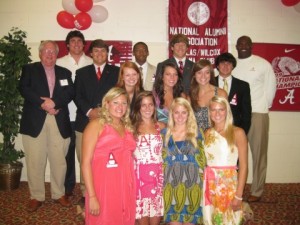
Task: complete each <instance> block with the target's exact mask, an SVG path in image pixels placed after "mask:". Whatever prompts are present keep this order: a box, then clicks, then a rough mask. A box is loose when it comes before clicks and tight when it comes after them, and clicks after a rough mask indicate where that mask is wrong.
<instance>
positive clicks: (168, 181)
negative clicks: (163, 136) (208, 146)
mask: <svg viewBox="0 0 300 225" xmlns="http://www.w3.org/2000/svg"><path fill="white" fill-rule="evenodd" d="M202 139H203V138H202V134H199V135H198V138H197V147H194V146H193V145H192V144H191V143H190V142H189V141H182V142H174V140H173V138H172V136H171V137H170V140H169V143H167V145H166V144H165V146H164V149H163V159H164V166H163V167H164V190H163V198H164V205H165V212H164V220H165V222H166V223H168V222H172V221H173V222H175V221H176V222H181V223H183V222H189V223H194V224H196V223H202V207H201V196H202V194H201V193H202V186H203V170H204V166H205V155H204V151H203V146H202Z"/></svg>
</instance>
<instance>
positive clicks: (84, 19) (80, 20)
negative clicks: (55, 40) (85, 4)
mask: <svg viewBox="0 0 300 225" xmlns="http://www.w3.org/2000/svg"><path fill="white" fill-rule="evenodd" d="M74 24H75V27H76V28H77V29H78V30H85V29H87V28H89V27H90V26H91V24H92V18H91V16H90V15H89V14H87V13H85V12H81V13H78V14H77V15H76V16H75V21H74Z"/></svg>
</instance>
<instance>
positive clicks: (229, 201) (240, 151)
mask: <svg viewBox="0 0 300 225" xmlns="http://www.w3.org/2000/svg"><path fill="white" fill-rule="evenodd" d="M209 114H210V120H211V125H212V127H211V128H209V129H208V130H207V131H206V132H205V145H204V151H205V155H206V159H207V167H206V168H205V173H204V188H203V195H204V198H203V219H204V224H205V225H225V224H226V225H238V224H242V216H243V212H242V210H241V207H242V196H243V190H244V187H245V183H246V179H247V172H248V165H247V163H248V158H247V154H248V149H247V148H248V145H247V138H246V135H245V132H244V130H243V129H241V128H238V127H235V126H233V118H232V113H231V110H230V106H229V103H228V101H227V99H225V98H223V97H218V96H215V97H213V98H212V100H211V101H210V104H209ZM237 160H239V167H238V172H237V166H236V164H237Z"/></svg>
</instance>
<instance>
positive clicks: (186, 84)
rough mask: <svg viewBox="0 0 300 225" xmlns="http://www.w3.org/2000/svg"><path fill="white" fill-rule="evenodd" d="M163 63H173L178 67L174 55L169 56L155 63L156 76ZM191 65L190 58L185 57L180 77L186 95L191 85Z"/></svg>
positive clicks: (192, 64) (192, 63) (159, 73)
mask: <svg viewBox="0 0 300 225" xmlns="http://www.w3.org/2000/svg"><path fill="white" fill-rule="evenodd" d="M165 63H173V64H175V65H176V66H177V67H178V65H177V62H176V59H175V58H174V57H172V58H169V59H167V60H165V61H163V62H160V63H158V64H157V69H156V76H157V75H161V71H162V66H163V65H164V64H165ZM193 66H194V62H192V61H191V60H189V59H187V58H186V60H185V63H184V67H183V74H182V78H183V88H184V93H186V94H187V95H188V94H189V91H190V87H191V76H192V69H193Z"/></svg>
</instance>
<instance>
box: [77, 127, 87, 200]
mask: <svg viewBox="0 0 300 225" xmlns="http://www.w3.org/2000/svg"><path fill="white" fill-rule="evenodd" d="M75 135H76V154H77V159H78V162H79V165H80V189H81V192H82V196H85V185H84V179H83V175H82V170H81V157H82V133H81V132H78V131H75Z"/></svg>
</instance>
